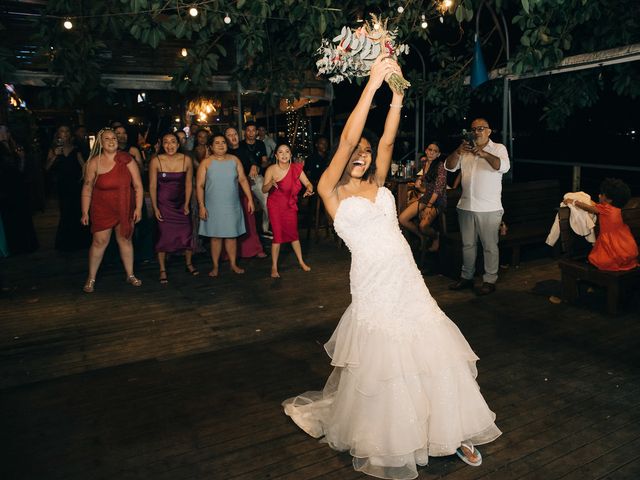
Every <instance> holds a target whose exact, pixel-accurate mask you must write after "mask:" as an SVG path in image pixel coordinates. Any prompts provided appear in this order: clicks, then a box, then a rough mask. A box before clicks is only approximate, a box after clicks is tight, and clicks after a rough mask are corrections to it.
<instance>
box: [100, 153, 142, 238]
mask: <svg viewBox="0 0 640 480" xmlns="http://www.w3.org/2000/svg"><path fill="white" fill-rule="evenodd" d="M132 160H133V158H132V157H131V155H129V154H128V153H127V152H118V153H116V156H115V162H116V163H115V165H114V166H113V168H112V169H111V170H109V171H108V172H106V173H101V174H99V175H98V178H97V180H96V183H95V185H94V186H93V194H92V196H91V208H90V211H89V218H90V219H91V233H95V232H101V231H103V230H108V229H110V228H113V227H115V226H116V225H118V224H119V225H120V232H121V233H122V235H123V236H124V237H125V238H131V235H132V234H133V211H134V208H135V196H134V193H133V186H132V183H131V173H130V172H129V168H128V167H127V164H128V163H129V162H130V161H132Z"/></svg>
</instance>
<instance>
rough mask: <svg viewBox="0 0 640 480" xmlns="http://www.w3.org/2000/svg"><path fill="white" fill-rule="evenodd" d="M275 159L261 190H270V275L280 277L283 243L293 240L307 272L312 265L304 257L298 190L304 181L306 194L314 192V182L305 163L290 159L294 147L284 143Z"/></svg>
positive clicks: (276, 152) (268, 169)
mask: <svg viewBox="0 0 640 480" xmlns="http://www.w3.org/2000/svg"><path fill="white" fill-rule="evenodd" d="M275 157H276V163H275V165H271V166H270V167H269V168H267V171H266V172H265V174H264V184H263V185H262V191H263V192H264V193H267V192H269V196H268V197H267V209H268V211H269V220H270V222H271V230H272V231H273V243H272V244H271V277H272V278H279V277H280V274H279V273H278V256H279V254H280V244H282V243H291V247H292V248H293V251H294V252H295V254H296V257H297V258H298V263H299V264H300V267H302V269H303V270H304V271H305V272H308V271H309V270H311V267H309V265H307V264H306V263H304V260H303V259H302V248H301V247H300V240H299V237H298V192H300V189H301V188H302V185H304V186H305V187H306V189H307V190H306V191H305V192H304V196H305V197H308V196H310V195H313V185H312V184H311V182H310V181H309V179H308V178H307V176H306V175H305V174H304V172H303V171H302V167H303V164H302V163H291V157H292V155H291V148H290V147H289V145H286V144H281V145H279V146H278V147H277V148H276V151H275Z"/></svg>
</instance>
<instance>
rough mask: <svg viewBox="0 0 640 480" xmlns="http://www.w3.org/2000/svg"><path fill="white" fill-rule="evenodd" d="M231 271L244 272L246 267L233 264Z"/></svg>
mask: <svg viewBox="0 0 640 480" xmlns="http://www.w3.org/2000/svg"><path fill="white" fill-rule="evenodd" d="M231 271H232V272H234V273H244V268H240V267H239V266H237V265H231Z"/></svg>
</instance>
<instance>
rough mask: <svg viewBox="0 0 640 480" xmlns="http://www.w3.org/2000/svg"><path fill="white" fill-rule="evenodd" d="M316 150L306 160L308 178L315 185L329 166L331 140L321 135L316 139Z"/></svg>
mask: <svg viewBox="0 0 640 480" xmlns="http://www.w3.org/2000/svg"><path fill="white" fill-rule="evenodd" d="M315 147H316V148H315V151H314V152H313V155H311V158H310V159H309V160H307V161H306V162H305V166H304V167H305V168H304V170H305V173H306V174H307V178H308V179H309V180H310V181H311V183H313V184H314V185H317V184H318V180H320V176H321V175H322V172H324V169H325V168H327V157H328V155H329V140H327V137H325V136H323V135H319V136H318V137H317V138H316V141H315Z"/></svg>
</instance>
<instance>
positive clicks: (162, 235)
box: [149, 133, 199, 284]
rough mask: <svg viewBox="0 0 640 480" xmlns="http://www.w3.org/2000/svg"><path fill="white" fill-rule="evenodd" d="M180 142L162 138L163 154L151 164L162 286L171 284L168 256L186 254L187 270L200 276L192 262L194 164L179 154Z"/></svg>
mask: <svg viewBox="0 0 640 480" xmlns="http://www.w3.org/2000/svg"><path fill="white" fill-rule="evenodd" d="M179 147H180V141H179V140H178V137H177V136H176V135H175V134H174V133H167V134H165V135H164V136H163V137H162V148H161V150H160V153H159V154H158V155H157V156H155V157H153V159H152V160H151V163H150V164H149V193H150V194H151V204H152V205H153V211H154V213H155V216H156V220H157V221H158V223H157V225H158V230H157V231H158V237H157V240H156V252H157V253H158V263H159V264H160V278H159V279H160V283H162V284H166V283H168V277H167V269H166V260H167V253H176V252H184V258H185V262H186V270H187V272H189V273H191V275H194V276H195V275H198V273H199V272H198V270H197V269H196V268H195V267H194V266H193V263H192V261H191V258H192V255H193V252H192V250H191V245H192V243H191V239H192V235H193V226H192V224H191V216H190V215H189V214H190V202H191V193H192V191H193V163H192V161H191V158H190V157H188V156H187V155H184V154H183V153H178V148H179Z"/></svg>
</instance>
